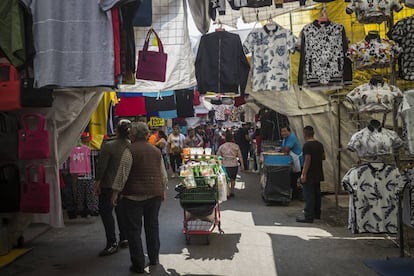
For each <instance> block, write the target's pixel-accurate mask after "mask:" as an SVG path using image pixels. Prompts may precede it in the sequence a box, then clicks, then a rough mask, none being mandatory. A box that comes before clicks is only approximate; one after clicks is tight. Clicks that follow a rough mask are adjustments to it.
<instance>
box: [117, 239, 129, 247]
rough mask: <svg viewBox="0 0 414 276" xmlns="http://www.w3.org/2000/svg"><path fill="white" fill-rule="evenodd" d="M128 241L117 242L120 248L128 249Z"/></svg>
mask: <svg viewBox="0 0 414 276" xmlns="http://www.w3.org/2000/svg"><path fill="white" fill-rule="evenodd" d="M128 245H129V244H128V240H122V241H120V242H119V247H121V248H128Z"/></svg>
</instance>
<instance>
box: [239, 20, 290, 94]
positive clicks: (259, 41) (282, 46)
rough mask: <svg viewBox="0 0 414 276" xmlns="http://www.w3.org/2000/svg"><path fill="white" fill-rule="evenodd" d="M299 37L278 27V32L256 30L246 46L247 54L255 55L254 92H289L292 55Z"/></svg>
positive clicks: (253, 67)
mask: <svg viewBox="0 0 414 276" xmlns="http://www.w3.org/2000/svg"><path fill="white" fill-rule="evenodd" d="M295 43H296V38H295V37H294V36H293V34H292V32H291V31H290V30H287V29H285V28H282V27H281V26H279V25H277V29H276V30H275V31H269V30H268V29H266V27H264V28H258V29H254V30H253V31H252V32H250V34H249V35H248V36H247V38H246V40H245V42H244V43H243V49H244V52H245V53H246V54H248V53H250V52H251V53H252V89H253V91H263V90H275V91H286V90H288V89H289V79H290V55H289V54H290V53H293V52H294V51H295Z"/></svg>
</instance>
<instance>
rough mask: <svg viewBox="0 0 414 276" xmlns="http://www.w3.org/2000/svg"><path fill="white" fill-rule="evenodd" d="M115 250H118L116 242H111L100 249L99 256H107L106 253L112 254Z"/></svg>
mask: <svg viewBox="0 0 414 276" xmlns="http://www.w3.org/2000/svg"><path fill="white" fill-rule="evenodd" d="M116 252H118V244H117V243H113V244H112V245H110V246H107V247H106V248H105V249H104V250H102V251H101V252H100V253H99V256H100V257H102V256H108V255H112V254H115V253H116Z"/></svg>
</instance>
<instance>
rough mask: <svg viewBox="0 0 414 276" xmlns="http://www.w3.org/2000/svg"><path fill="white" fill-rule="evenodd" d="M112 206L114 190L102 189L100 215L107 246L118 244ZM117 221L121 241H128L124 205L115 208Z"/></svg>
mask: <svg viewBox="0 0 414 276" xmlns="http://www.w3.org/2000/svg"><path fill="white" fill-rule="evenodd" d="M113 209H114V207H113V205H112V189H111V188H102V189H101V194H100V195H99V214H100V215H101V219H102V223H103V225H104V228H105V235H106V243H107V246H109V245H112V244H114V243H115V242H117V240H116V234H115V219H114V216H113ZM115 214H116V220H117V222H118V229H119V240H120V241H123V240H128V238H127V234H126V226H125V225H126V222H125V212H124V209H123V206H122V204H118V205H117V206H116V208H115Z"/></svg>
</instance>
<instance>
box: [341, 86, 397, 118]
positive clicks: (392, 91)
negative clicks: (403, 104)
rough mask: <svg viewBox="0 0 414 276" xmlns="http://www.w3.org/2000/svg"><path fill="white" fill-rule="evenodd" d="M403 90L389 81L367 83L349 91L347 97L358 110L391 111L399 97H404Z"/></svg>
mask: <svg viewBox="0 0 414 276" xmlns="http://www.w3.org/2000/svg"><path fill="white" fill-rule="evenodd" d="M402 95H403V94H402V92H401V90H400V89H399V88H398V87H396V86H394V85H390V84H387V83H377V84H373V83H365V84H362V85H360V86H358V87H356V88H354V89H353V90H352V91H351V92H349V93H348V94H347V95H346V97H347V99H348V100H349V101H351V102H352V103H353V104H354V106H355V107H356V109H357V111H358V112H389V111H391V110H392V109H393V104H394V101H395V99H396V98H397V97H402Z"/></svg>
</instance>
